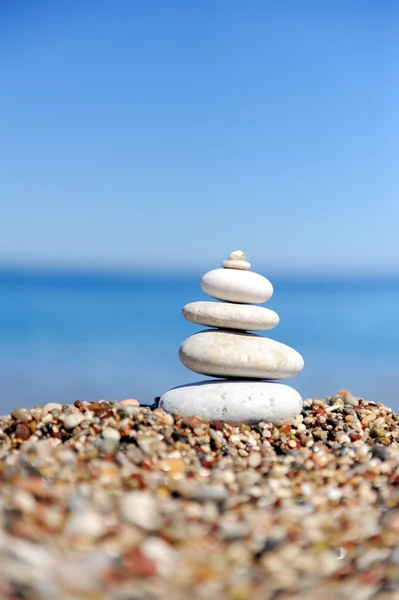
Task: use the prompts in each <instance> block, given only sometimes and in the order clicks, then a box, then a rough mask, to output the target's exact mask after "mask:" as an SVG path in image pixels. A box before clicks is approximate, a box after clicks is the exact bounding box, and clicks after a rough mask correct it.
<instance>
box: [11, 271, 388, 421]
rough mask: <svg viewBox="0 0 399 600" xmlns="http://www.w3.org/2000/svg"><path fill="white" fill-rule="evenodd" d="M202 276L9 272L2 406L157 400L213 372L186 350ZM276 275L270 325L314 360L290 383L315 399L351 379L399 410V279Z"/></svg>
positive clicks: (357, 390)
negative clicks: (186, 313)
mask: <svg viewBox="0 0 399 600" xmlns="http://www.w3.org/2000/svg"><path fill="white" fill-rule="evenodd" d="M200 275H201V274H196V275H195V276H190V277H185V276H176V275H169V276H168V275H167V274H162V275H147V276H145V275H142V274H138V275H134V274H133V275H121V274H105V273H104V274H98V273H65V272H58V273H56V272H41V273H40V272H24V271H17V270H10V269H8V270H3V271H0V413H5V412H8V411H9V410H11V409H12V408H15V407H16V406H22V405H26V406H34V405H35V404H43V403H45V402H48V401H57V402H65V403H67V402H73V401H74V400H76V399H80V400H98V399H106V400H113V399H115V400H121V399H123V398H127V397H130V398H131V397H133V398H137V399H138V400H139V401H140V402H141V403H144V404H151V403H152V402H153V400H154V398H155V397H156V396H159V395H161V394H162V393H163V392H164V391H166V390H167V389H169V388H170V387H173V386H176V385H181V384H184V383H191V382H194V381H199V380H203V379H205V378H204V377H202V376H201V375H197V374H195V373H192V372H191V371H189V370H187V369H186V368H185V367H183V365H182V364H181V363H180V361H179V359H178V348H179V345H180V343H181V342H182V341H183V340H184V339H185V338H186V337H188V336H189V335H191V334H193V333H195V332H196V331H199V330H200V329H201V327H198V326H195V325H193V324H191V323H188V322H187V321H185V320H184V318H183V317H182V316H181V307H182V306H183V305H184V304H186V303H188V302H193V301H195V300H201V299H205V298H206V297H205V295H204V294H203V292H202V291H201V289H200V287H199V280H200ZM270 279H271V280H272V281H273V285H274V288H275V293H274V295H273V297H272V299H271V300H270V301H269V302H268V303H267V306H268V307H270V308H272V309H273V310H276V312H278V314H279V315H280V324H279V326H278V327H277V328H276V329H274V330H272V331H270V332H265V333H263V334H262V335H267V336H269V337H272V338H274V339H277V340H279V341H282V342H284V343H286V344H289V345H290V346H292V347H294V348H295V349H297V350H298V351H299V352H300V353H301V354H302V355H303V356H304V359H305V368H304V371H303V372H302V373H301V374H300V375H298V376H297V377H295V378H293V379H290V380H287V382H286V383H288V384H291V385H293V386H294V387H295V388H296V389H298V391H299V392H300V393H301V394H302V395H303V396H304V397H316V396H325V395H331V394H333V393H334V392H335V391H337V390H339V389H342V388H347V389H349V390H350V391H351V392H352V393H354V394H356V395H358V396H361V397H364V398H367V399H368V400H376V401H381V402H384V403H385V404H387V405H389V406H391V407H392V408H394V409H395V410H398V411H399V310H398V309H399V279H393V278H391V279H385V280H384V279H381V280H378V279H375V278H370V279H362V280H360V279H357V280H350V279H346V280H338V279H336V280H329V279H320V278H319V279H307V280H305V279H292V278H281V277H278V276H276V277H270Z"/></svg>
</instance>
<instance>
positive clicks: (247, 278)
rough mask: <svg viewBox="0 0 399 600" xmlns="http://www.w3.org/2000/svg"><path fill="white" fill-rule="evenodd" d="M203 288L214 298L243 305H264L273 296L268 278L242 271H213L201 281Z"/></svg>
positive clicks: (206, 274)
mask: <svg viewBox="0 0 399 600" xmlns="http://www.w3.org/2000/svg"><path fill="white" fill-rule="evenodd" d="M201 288H202V290H203V291H204V292H205V294H208V296H212V298H216V299H217V300H227V301H228V302H239V303H243V304H262V303H263V302H266V300H269V298H271V296H272V295H273V286H272V284H271V283H270V281H269V280H268V279H266V277H263V276H262V275H259V274H258V273H253V272H252V271H243V270H241V269H213V270H212V271H208V273H205V275H204V276H203V278H202V279H201Z"/></svg>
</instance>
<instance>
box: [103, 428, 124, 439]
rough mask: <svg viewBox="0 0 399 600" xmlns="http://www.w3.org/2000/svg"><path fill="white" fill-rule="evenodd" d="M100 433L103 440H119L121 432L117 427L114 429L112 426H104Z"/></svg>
mask: <svg viewBox="0 0 399 600" xmlns="http://www.w3.org/2000/svg"><path fill="white" fill-rule="evenodd" d="M102 435H103V438H104V439H105V440H115V441H117V442H119V440H120V439H121V434H120V433H119V431H118V430H117V429H114V428H113V427H105V428H104V429H103V432H102Z"/></svg>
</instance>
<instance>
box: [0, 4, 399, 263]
mask: <svg viewBox="0 0 399 600" xmlns="http://www.w3.org/2000/svg"><path fill="white" fill-rule="evenodd" d="M398 56H399V5H398V3H397V2H394V1H390V0H386V1H384V2H382V3H381V2H378V1H377V0H375V1H372V2H371V1H367V0H365V1H364V0H361V1H360V0H353V1H352V2H347V1H341V0H334V1H333V0H331V1H325V2H320V1H314V2H311V1H307V0H302V1H301V2H298V1H291V2H290V1H285V0H283V1H280V0H274V1H271V0H270V1H269V2H267V1H265V0H252V1H251V2H243V1H241V0H240V1H238V0H201V2H194V1H187V0H178V1H176V0H168V1H163V0H156V1H155V0H113V1H112V2H109V1H105V0H104V1H103V0H95V1H94V0H92V1H91V0H68V1H65V0H64V1H60V2H52V1H50V0H48V1H43V0H36V1H35V2H31V1H28V0H18V1H15V0H3V1H2V2H1V4H0V70H1V77H0V194H1V203H0V224H1V225H0V264H18V265H51V266H58V265H60V266H75V265H78V266H96V267H102V266H104V267H121V268H125V267H132V268H135V267H137V266H139V267H141V268H149V269H150V268H151V269H161V268H162V269H163V268H165V269H168V268H174V269H181V270H187V269H190V268H193V269H194V268H195V269H196V268H198V267H202V266H204V267H210V266H213V265H215V266H216V265H217V263H218V262H219V260H221V259H222V258H224V256H225V255H226V253H228V252H229V251H231V250H233V249H237V248H242V249H243V250H245V251H246V252H247V254H248V257H249V260H252V263H253V264H254V266H255V265H264V266H265V267H267V268H270V269H272V270H274V271H275V270H279V269H281V270H282V271H324V272H329V271H335V272H342V271H380V270H383V271H390V270H398V267H399V235H398V226H399V195H398V191H399V169H398V163H399V116H398V115H399V111H398V106H399V61H398Z"/></svg>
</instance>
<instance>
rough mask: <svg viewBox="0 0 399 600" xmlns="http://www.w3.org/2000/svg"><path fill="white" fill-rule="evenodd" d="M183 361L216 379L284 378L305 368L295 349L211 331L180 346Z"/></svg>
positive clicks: (249, 335) (247, 335)
mask: <svg viewBox="0 0 399 600" xmlns="http://www.w3.org/2000/svg"><path fill="white" fill-rule="evenodd" d="M179 357H180V360H181V362H182V363H183V364H184V365H185V366H186V367H187V368H188V369H191V371H195V372H196V373H202V374H203V375H211V376H215V377H246V378H250V379H285V378H287V377H293V376H294V375H297V373H299V372H300V371H302V369H303V364H304V363H303V358H302V356H301V355H300V354H299V353H298V352H297V351H296V350H294V349H293V348H290V347H289V346H286V345H285V344H281V343H280V342H276V341H275V340H271V339H269V338H264V337H261V336H259V335H255V334H252V333H241V332H240V333H239V332H233V331H223V330H222V331H220V330H219V331H218V330H212V329H208V330H206V331H200V332H199V333H195V334H194V335H192V336H191V337H189V338H187V339H186V340H185V341H184V342H183V344H182V345H181V346H180V350H179Z"/></svg>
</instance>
